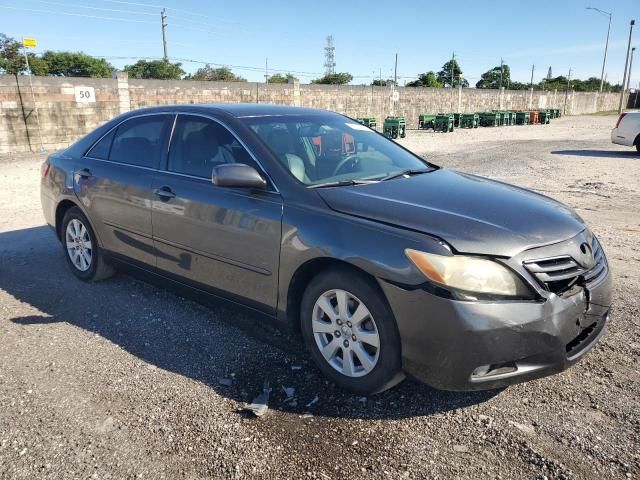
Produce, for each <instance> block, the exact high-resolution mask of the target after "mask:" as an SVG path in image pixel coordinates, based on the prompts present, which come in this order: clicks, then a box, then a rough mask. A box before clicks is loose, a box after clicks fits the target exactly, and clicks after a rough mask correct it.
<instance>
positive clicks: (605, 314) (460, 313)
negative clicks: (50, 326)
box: [381, 269, 611, 390]
mask: <svg viewBox="0 0 640 480" xmlns="http://www.w3.org/2000/svg"><path fill="white" fill-rule="evenodd" d="M381 285H382V288H383V290H384V293H385V294H386V297H387V299H388V300H389V303H390V305H391V308H392V310H393V312H394V315H395V317H396V321H397V325H398V329H399V333H400V337H401V339H402V357H403V368H404V370H405V372H406V373H407V374H408V375H410V376H413V377H415V378H417V379H419V380H421V381H423V382H425V383H427V384H428V385H431V386H433V387H435V388H439V389H443V390H485V389H492V388H499V387H504V386H507V385H510V384H514V383H519V382H524V381H527V380H532V379H535V378H540V377H544V376H547V375H551V374H554V373H558V372H560V371H562V370H565V369H566V368H568V367H570V366H571V365H573V364H574V363H575V362H577V361H578V360H579V359H580V358H581V357H582V356H583V355H584V354H585V353H586V352H587V351H589V349H590V348H591V347H592V346H593V345H594V344H595V343H596V342H597V341H598V339H599V338H600V337H601V336H602V334H603V333H604V331H605V328H606V324H607V322H608V320H609V309H610V305H611V275H610V273H609V271H608V269H607V272H606V274H605V275H602V276H601V277H600V278H598V281H597V282H594V283H592V284H589V285H588V287H586V286H585V287H582V288H579V289H577V290H576V291H575V293H574V294H572V295H570V296H566V297H563V296H559V295H555V294H551V295H550V296H549V298H546V299H544V300H541V301H512V302H506V301H501V302H481V301H474V302H467V301H457V300H450V299H446V298H442V297H439V296H436V295H433V294H431V293H428V292H426V291H424V290H421V289H417V290H407V289H403V288H401V287H398V286H395V285H392V284H390V283H385V282H381Z"/></svg>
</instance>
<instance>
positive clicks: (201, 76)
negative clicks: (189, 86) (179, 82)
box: [186, 63, 247, 82]
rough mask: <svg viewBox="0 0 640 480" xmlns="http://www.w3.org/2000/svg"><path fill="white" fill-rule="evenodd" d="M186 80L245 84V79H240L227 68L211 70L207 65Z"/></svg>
mask: <svg viewBox="0 0 640 480" xmlns="http://www.w3.org/2000/svg"><path fill="white" fill-rule="evenodd" d="M186 80H200V81H204V82H246V81H247V79H246V78H242V77H241V76H239V75H236V74H235V73H233V72H232V71H231V69H230V68H229V67H220V68H213V67H211V65H209V64H208V63H207V64H206V65H205V66H204V67H202V68H199V69H198V70H196V73H194V74H193V75H189V76H187V77H186Z"/></svg>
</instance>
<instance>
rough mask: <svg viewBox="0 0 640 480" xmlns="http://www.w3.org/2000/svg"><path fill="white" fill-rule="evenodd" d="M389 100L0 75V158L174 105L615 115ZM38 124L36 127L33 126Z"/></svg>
mask: <svg viewBox="0 0 640 480" xmlns="http://www.w3.org/2000/svg"><path fill="white" fill-rule="evenodd" d="M76 86H85V87H93V88H94V89H95V94H96V102H95V103H77V102H76V101H75V96H74V87H76ZM397 91H398V95H399V97H398V100H397V101H395V102H394V101H393V100H392V90H391V88H390V87H371V86H357V85H340V86H332V85H300V84H298V83H297V82H296V83H293V84H269V85H265V84H264V83H250V82H242V83H237V82H235V83H234V82H195V81H185V80H182V81H180V80H176V81H173V80H133V79H127V76H126V74H123V73H119V74H118V76H117V78H114V79H96V78H55V77H33V94H34V96H35V106H37V114H36V109H35V108H34V101H33V96H32V93H31V87H30V84H29V78H28V77H25V76H20V77H18V78H17V79H16V77H14V76H12V75H0V152H10V151H29V150H31V151H37V150H39V149H40V147H41V145H42V146H43V147H44V148H45V149H46V150H54V149H57V148H63V147H66V146H67V145H69V144H70V143H72V142H73V141H75V140H76V139H77V138H78V137H80V136H82V135H83V134H85V133H87V132H89V131H91V130H92V129H94V128H95V127H97V126H98V125H101V124H102V123H104V122H105V121H107V120H109V119H110V118H112V117H114V116H115V115H117V114H118V113H122V112H126V111H128V110H130V109H136V108H141V107H146V106H152V105H164V104H175V103H210V102H232V103H238V102H248V103H280V104H287V105H300V106H303V107H312V108H321V109H326V110H333V111H337V112H340V113H344V114H346V115H349V116H351V117H361V116H368V117H376V118H377V119H378V122H379V125H381V124H382V120H383V119H384V118H385V117H386V116H388V115H404V116H405V117H406V118H407V122H408V126H409V127H410V128H414V127H416V126H417V120H418V115H420V114H421V113H437V112H456V111H460V112H478V111H484V110H492V109H504V110H509V109H536V108H560V109H561V110H563V112H565V114H567V115H579V114H585V113H594V112H599V111H610V110H616V109H617V107H618V102H619V95H618V94H613V93H605V94H599V93H578V92H569V93H568V94H567V95H565V92H557V91H553V92H539V91H535V92H533V93H532V92H530V91H505V90H502V91H498V90H476V89H469V88H466V89H442V88H440V89H433V88H409V87H400V88H398V89H397ZM38 117H39V121H38Z"/></svg>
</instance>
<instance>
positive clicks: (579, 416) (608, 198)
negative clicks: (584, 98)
mask: <svg viewBox="0 0 640 480" xmlns="http://www.w3.org/2000/svg"><path fill="white" fill-rule="evenodd" d="M614 121H615V119H614V117H598V116H585V117H567V118H561V119H557V120H554V121H553V123H552V124H551V125H548V126H530V127H504V128H496V129H477V130H473V131H460V130H458V131H456V132H454V133H453V134H434V133H432V132H422V131H420V132H418V131H410V132H409V133H408V137H407V138H406V139H404V140H402V143H403V144H405V145H406V146H407V147H409V148H411V149H412V150H414V151H416V152H417V153H419V154H422V155H426V156H427V157H428V158H429V159H431V160H432V161H434V162H436V163H439V164H441V165H444V166H446V167H449V168H455V169H459V170H463V171H467V172H471V173H475V174H480V175H485V176H489V177H493V178H498V179H500V180H504V181H508V182H512V183H515V184H518V185H521V186H524V187H528V188H532V189H534V190H537V191H540V192H542V193H545V194H547V195H550V196H553V197H555V198H558V199H560V200H562V201H564V202H566V203H567V204H569V205H570V206H572V207H573V208H575V209H576V211H577V212H578V213H579V214H580V215H581V216H582V217H583V218H584V219H585V220H586V221H587V222H588V223H589V224H590V225H591V226H592V228H593V230H594V231H595V232H596V234H597V235H598V236H599V238H600V240H601V242H602V244H603V245H604V248H605V251H606V252H607V254H608V257H609V261H610V264H611V266H612V269H613V272H614V275H615V309H614V313H613V315H612V320H611V323H610V326H609V329H608V331H607V333H606V334H605V336H604V337H603V339H602V340H601V342H600V343H599V344H598V345H597V346H596V347H595V348H594V349H593V350H592V351H591V352H590V353H589V354H588V355H587V356H586V358H585V359H584V360H583V361H581V362H580V363H578V364H577V365H576V366H575V367H573V368H571V369H570V370H568V371H566V372H564V373H562V374H559V375H556V376H553V377H550V378H545V379H541V380H537V381H533V382H530V383H527V384H523V385H516V386H513V387H510V388H507V389H504V390H501V391H490V392H480V393H451V392H442V391H437V390H433V389H431V388H429V387H426V386H424V385H420V384H418V383H416V382H413V381H405V382H404V383H402V384H401V385H399V386H398V387H396V388H394V389H392V390H391V391H388V392H385V393H383V394H380V395H377V396H372V397H369V398H364V397H358V396H354V395H350V394H346V393H344V392H342V391H339V390H338V389H337V388H335V387H334V386H333V385H332V384H330V383H328V382H327V381H325V380H324V378H323V377H322V376H321V375H320V374H319V372H318V371H317V370H316V369H315V367H313V365H312V364H311V361H310V358H309V357H308V355H307V354H306V353H305V352H304V349H303V348H302V342H301V340H300V339H299V338H298V337H297V336H295V335H293V334H289V333H287V332H282V331H279V330H277V329H276V328H274V327H273V326H272V325H271V324H270V323H269V322H268V320H266V319H264V318H262V317H259V316H256V315H253V314H249V313H247V312H246V311H244V310H241V309H239V308H236V307H230V306H225V305H208V306H203V305H200V304H197V303H194V302H192V301H190V300H187V299H185V298H182V297H180V296H179V295H178V294H176V293H172V292H168V291H165V290H163V289H162V288H160V287H159V286H154V285H150V284H147V283H144V282H142V281H140V280H137V279H134V278H132V277H129V276H126V275H124V274H118V275H117V276H115V277H114V278H112V279H110V280H107V281H104V282H100V283H95V284H87V283H82V282H80V281H78V280H76V279H75V277H73V276H72V275H71V273H70V272H69V271H68V270H67V267H66V265H65V263H64V258H63V255H62V249H61V247H60V245H59V243H57V241H56V240H55V238H54V236H53V234H52V233H51V231H50V230H49V228H48V227H46V226H45V225H44V220H43V217H42V214H41V213H40V205H39V193H38V183H39V175H40V163H41V162H42V158H43V157H42V156H40V155H13V156H11V155H9V156H4V157H1V158H0V186H1V188H0V478H1V479H5V478H6V479H33V478H48V479H49V478H50V479H61V478H114V479H120V478H153V479H155V478H171V479H173V478H232V479H236V478H237V479H240V478H243V479H244V478H296V479H297V478H316V479H333V478H376V479H378V478H390V479H398V478H452V477H459V478H532V479H543V478H549V479H551V478H558V479H564V478H593V479H600V478H639V477H640V400H639V394H640V384H639V380H640V373H639V371H638V366H639V360H640V335H639V332H640V297H639V295H638V292H639V287H640V274H639V272H640V208H638V206H639V205H640V190H639V185H640V156H637V155H636V154H635V153H634V152H633V151H631V150H630V149H628V148H624V147H617V146H614V145H612V144H611V143H610V142H609V132H610V128H611V126H612V125H613V123H614ZM505 208H508V206H505ZM265 381H268V382H269V383H270V386H271V388H272V391H271V395H270V400H269V410H268V412H267V413H266V414H265V415H264V416H263V417H260V418H256V417H255V416H253V414H251V413H248V412H246V411H244V410H243V405H244V404H245V402H250V401H251V400H252V398H253V397H254V396H255V395H257V394H258V393H260V392H261V391H262V388H263V383H264V382H265ZM283 387H293V388H295V394H294V396H295V398H294V399H293V400H291V399H289V400H287V395H286V394H285V392H284V391H283V389H282V388H283ZM316 397H317V399H318V400H317V402H315V403H312V400H314V399H315V398H316ZM311 403H312V404H311ZM308 404H310V405H309V406H307V405H308Z"/></svg>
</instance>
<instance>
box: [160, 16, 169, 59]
mask: <svg viewBox="0 0 640 480" xmlns="http://www.w3.org/2000/svg"><path fill="white" fill-rule="evenodd" d="M160 18H161V19H162V48H163V50H164V56H163V57H162V58H163V60H164V61H165V62H168V61H169V54H168V53H167V11H166V10H165V9H164V8H163V9H162V11H161V12H160Z"/></svg>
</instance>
